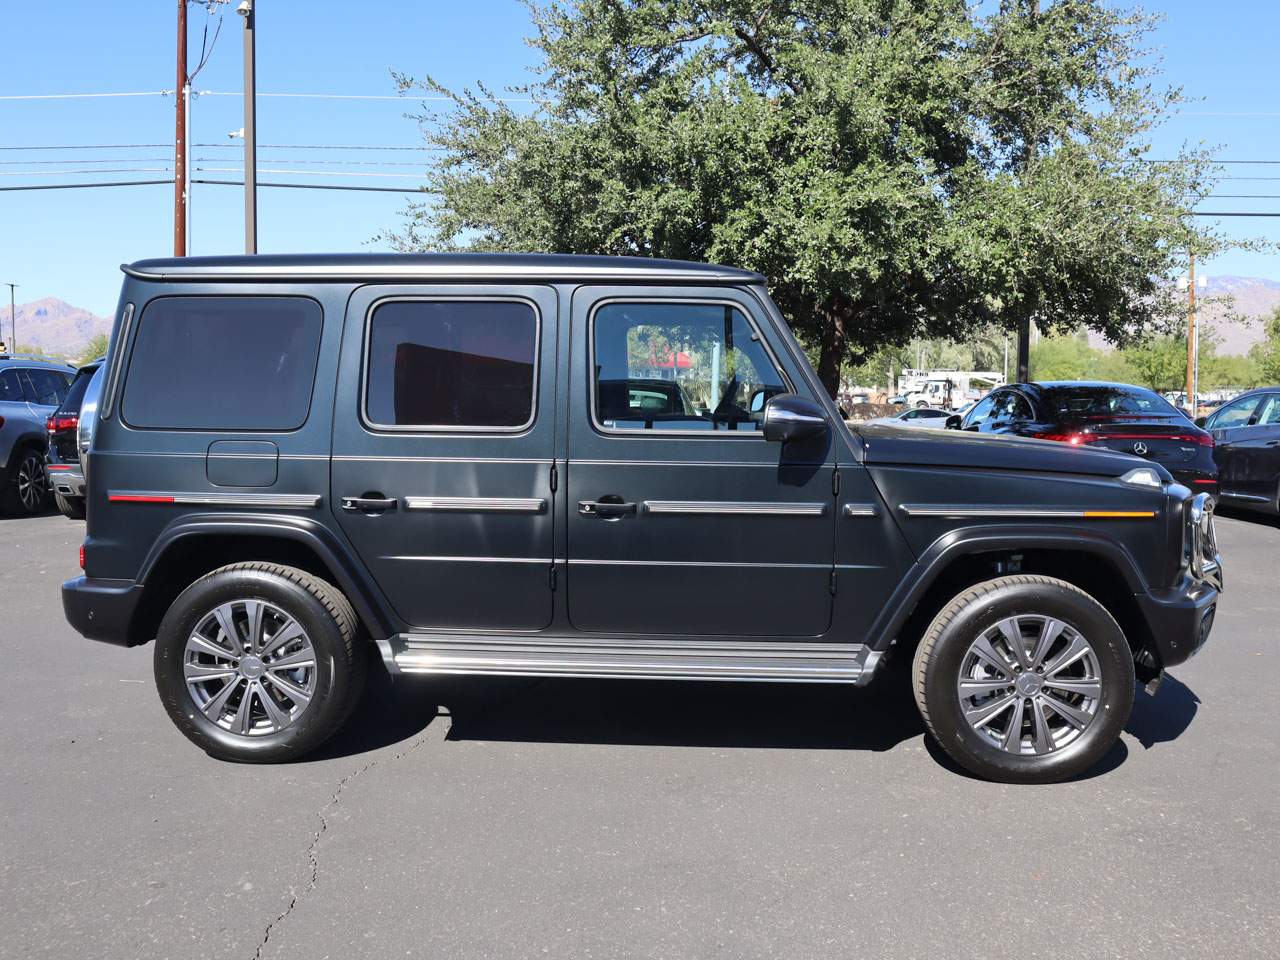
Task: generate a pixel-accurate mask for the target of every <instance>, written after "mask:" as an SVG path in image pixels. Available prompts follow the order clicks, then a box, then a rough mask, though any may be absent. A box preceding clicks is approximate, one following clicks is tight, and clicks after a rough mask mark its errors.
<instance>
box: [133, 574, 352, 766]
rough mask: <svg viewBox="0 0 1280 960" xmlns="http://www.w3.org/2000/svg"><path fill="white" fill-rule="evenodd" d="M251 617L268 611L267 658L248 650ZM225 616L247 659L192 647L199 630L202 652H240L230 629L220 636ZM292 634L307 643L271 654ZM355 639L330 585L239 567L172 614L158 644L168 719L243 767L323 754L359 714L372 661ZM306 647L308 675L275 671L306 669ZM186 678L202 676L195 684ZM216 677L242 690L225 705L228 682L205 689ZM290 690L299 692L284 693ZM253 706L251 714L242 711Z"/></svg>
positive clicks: (205, 580) (203, 583)
mask: <svg viewBox="0 0 1280 960" xmlns="http://www.w3.org/2000/svg"><path fill="white" fill-rule="evenodd" d="M254 604H259V605H260V606H258V607H256V608H255V607H254V606H253V605H254ZM254 609H257V610H260V611H261V613H260V614H259V618H260V620H259V622H260V623H261V624H262V626H260V627H259V629H258V630H257V631H256V633H257V635H258V638H259V640H258V643H257V644H256V645H255V646H256V649H257V650H258V651H260V652H261V653H262V656H260V657H257V656H254V655H251V652H250V650H249V649H248V647H247V645H246V640H247V637H248V634H249V624H250V622H251V621H250V619H249V618H250V616H251V615H252V611H253V610H254ZM219 610H222V611H223V612H224V613H226V614H227V615H228V616H229V617H230V618H231V626H232V629H233V630H235V631H236V632H237V637H236V642H237V643H239V644H240V645H241V650H242V652H241V657H242V659H236V658H234V657H233V656H231V655H227V656H222V657H219V656H216V655H210V654H209V653H206V652H204V651H206V650H207V649H208V647H207V646H205V645H203V644H197V645H196V646H192V644H196V631H197V628H199V629H200V634H199V637H200V639H201V640H203V641H204V642H205V644H210V643H211V644H212V646H213V648H214V649H217V650H224V651H232V652H233V651H234V649H235V647H234V644H233V643H232V642H231V641H230V639H229V637H228V636H227V633H226V631H225V629H223V628H222V627H221V626H215V625H218V624H221V623H223V622H224V621H223V620H220V619H219V615H218V613H217V611H219ZM228 611H229V612H228ZM289 620H291V621H292V622H293V624H294V628H296V629H294V628H291V627H290V626H289V623H288V622H287V621H289ZM268 630H270V631H271V633H268V632H267V631H268ZM286 630H288V631H289V632H290V633H291V634H296V633H297V632H298V631H300V632H301V634H302V636H301V638H296V637H295V639H292V640H288V641H285V642H282V645H281V646H280V647H279V649H278V650H276V651H271V650H270V647H271V645H272V644H274V643H275V642H276V641H277V640H278V639H279V637H280V635H281V633H282V632H284V631H286ZM357 633H358V625H357V620H356V616H355V613H354V611H353V610H352V609H351V605H350V604H349V603H348V602H347V599H346V597H344V596H343V595H342V593H341V592H340V591H339V590H338V589H337V588H336V587H334V586H333V585H332V584H329V583H326V582H325V581H323V580H320V579H319V578H317V577H314V576H312V575H311V574H309V573H306V572H304V571H302V570H298V569H296V568H294V567H286V566H282V565H280V564H274V563H238V564H233V565H231V566H227V567H222V568H220V569H218V570H215V571H213V572H212V573H210V574H207V575H206V576H204V577H201V578H200V579H199V580H197V581H196V582H195V583H193V584H191V586H189V587H187V589H186V590H184V591H183V592H182V593H181V594H180V595H179V596H178V598H177V599H176V600H174V602H173V604H172V605H171V606H170V607H169V610H168V612H166V613H165V616H164V619H163V620H162V621H161V623H160V628H159V631H158V633H157V636H156V649H155V663H154V665H155V677H156V687H157V689H158V690H159V692H160V699H161V701H162V702H163V703H164V707H165V710H167V711H168V713H169V718H170V719H171V720H173V722H174V724H175V725H176V726H177V727H178V729H179V730H181V731H182V732H183V733H184V734H185V735H186V736H187V737H188V738H189V739H190V740H191V741H192V742H194V743H195V744H196V745H197V746H199V747H201V748H202V749H203V750H204V751H205V752H206V753H208V754H209V755H210V756H212V757H216V758H218V759H220V760H232V761H238V762H244V763H277V762H281V761H285V760H292V759H295V758H297V757H300V756H302V755H304V754H306V753H308V752H310V751H312V750H314V749H315V748H316V747H318V746H320V744H322V743H323V742H324V741H325V740H327V739H328V738H329V737H331V736H332V735H333V734H334V733H335V732H337V730H338V729H339V728H340V727H341V726H342V725H343V724H344V723H345V722H346V720H347V718H348V717H349V716H350V715H351V711H352V710H354V709H355V706H356V703H357V702H358V700H359V697H360V692H361V690H362V689H363V687H364V680H365V668H366V660H367V658H366V656H364V654H365V653H366V652H367V651H365V650H363V649H358V648H357ZM308 644H309V646H310V657H311V659H310V661H309V663H310V665H309V666H306V665H303V666H298V667H290V668H283V667H277V668H273V667H272V666H271V664H272V663H273V662H275V661H281V662H283V661H285V660H289V661H295V660H296V661H298V662H303V661H305V659H306V657H307V654H308V650H307V648H306V645H308ZM188 671H193V672H195V671H199V676H198V677H197V678H196V679H194V680H193V681H192V682H188V680H187V672H188ZM218 671H223V672H225V673H226V674H228V676H227V678H226V679H225V685H226V686H231V685H232V684H233V683H234V684H235V685H236V688H235V689H234V690H232V691H230V692H228V693H227V694H226V695H224V694H223V683H224V681H223V680H222V679H220V678H217V677H214V678H213V679H201V678H205V677H210V676H213V674H215V673H217V672H218ZM255 684H256V687H255ZM290 688H292V690H293V691H294V692H293V693H286V692H285V691H286V690H289V689H290ZM251 690H252V691H253V693H252V694H251V693H250V692H249V691H251ZM304 692H305V693H306V694H307V695H306V696H305V698H304V697H303V696H301V694H302V693H304ZM219 696H221V699H222V701H223V702H222V704H219V703H217V702H216V701H217V700H218V698H219ZM264 698H266V699H264ZM246 699H248V700H249V703H248V706H247V709H243V710H242V709H238V708H237V704H239V705H242V706H243V705H244V701H245V700H246ZM268 700H269V701H270V703H268V702H267V701H268ZM272 705H274V707H275V711H274V712H273V711H271V710H270V707H271V706H272ZM202 707H203V708H202ZM246 727H247V728H248V729H247V730H246V729H245V728H246Z"/></svg>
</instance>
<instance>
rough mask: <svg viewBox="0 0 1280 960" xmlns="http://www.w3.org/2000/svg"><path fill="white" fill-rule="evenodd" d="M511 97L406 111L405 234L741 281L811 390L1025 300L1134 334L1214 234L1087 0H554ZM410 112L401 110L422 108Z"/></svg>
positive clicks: (985, 325)
mask: <svg viewBox="0 0 1280 960" xmlns="http://www.w3.org/2000/svg"><path fill="white" fill-rule="evenodd" d="M533 19H534V26H535V31H536V32H535V36H534V37H533V38H532V39H531V41H530V42H531V44H532V46H533V48H534V49H535V50H536V51H537V52H538V54H539V56H540V58H541V64H540V76H539V78H538V79H537V80H536V82H534V83H532V84H530V85H529V86H528V87H526V88H522V90H521V94H522V95H523V96H524V97H527V98H528V99H530V100H531V101H532V103H533V108H532V109H531V110H527V109H525V108H524V107H520V108H516V107H513V106H511V105H509V104H507V103H504V102H500V101H499V100H497V99H495V98H494V97H493V96H491V95H490V93H489V91H488V90H486V89H485V88H483V87H480V88H477V89H476V90H474V91H471V90H468V91H460V92H451V91H448V90H446V89H444V88H443V87H441V86H439V85H438V84H436V83H435V82H434V81H431V80H430V79H428V80H426V81H424V82H423V83H422V84H416V83H415V82H414V81H413V80H411V79H409V78H408V77H404V76H401V77H399V79H400V82H401V84H402V88H403V89H404V90H406V91H407V90H410V89H415V88H419V89H425V90H427V91H428V92H430V93H432V94H443V95H445V96H446V97H447V98H448V101H449V103H448V106H447V107H446V108H444V109H443V110H442V111H439V112H435V111H430V110H428V111H427V112H424V113H423V114H422V115H421V116H420V117H419V118H418V119H419V120H420V121H421V123H422V127H423V130H424V134H425V136H426V139H427V141H428V143H429V144H430V145H431V146H433V147H436V148H439V150H438V152H437V153H435V155H434V156H435V160H434V163H433V165H432V166H431V168H430V169H429V171H428V177H427V183H426V187H427V189H429V190H431V191H433V192H434V193H435V194H436V196H434V197H433V198H432V199H430V200H428V201H425V202H422V203H418V204H413V205H411V206H410V208H409V210H408V211H407V222H406V225H405V227H404V228H403V230H402V232H399V233H393V234H391V235H390V236H391V238H392V239H393V240H394V241H395V242H396V243H397V244H398V245H399V246H400V247H401V248H403V249H421V248H429V249H457V248H462V247H465V248H469V249H478V250H530V251H560V252H590V253H607V254H629V255H638V256H654V257H662V256H665V257H677V258H684V259H692V260H709V261H715V262H722V263H730V264H735V265H738V266H743V267H748V268H751V269H755V270H759V271H761V272H762V273H764V274H765V275H766V276H767V277H768V278H769V282H770V286H771V290H772V293H773V295H774V297H775V299H776V300H777V301H778V303H779V305H780V307H781V308H782V309H783V311H784V312H785V313H786V315H787V317H788V319H789V321H790V322H791V324H792V326H793V328H794V329H795V330H796V331H797V333H798V334H799V335H800V336H801V338H802V339H803V340H804V341H805V342H806V343H807V344H808V345H809V346H810V347H811V348H812V349H813V350H814V352H815V353H816V355H817V367H818V372H819V375H820V376H821V378H822V381H823V383H824V385H825V386H826V387H827V389H828V390H829V391H832V392H834V391H835V389H836V387H837V385H838V383H839V379H840V373H841V370H842V369H843V368H846V367H847V366H848V365H849V364H851V363H865V362H866V361H867V360H868V359H869V358H870V357H871V355H872V354H873V353H874V352H875V351H876V350H877V349H879V348H881V347H884V346H895V345H903V344H906V343H908V342H909V341H911V340H912V339H913V338H918V337H946V338H949V339H952V340H956V341H960V342H965V341H968V340H971V339H972V338H973V337H974V336H975V334H976V333H977V332H978V331H981V330H984V329H989V328H990V327H991V326H992V325H993V324H995V325H999V326H1001V327H1004V328H1008V327H1009V326H1011V325H1012V324H1013V323H1014V322H1015V321H1016V318H1017V317H1018V316H1021V315H1024V314H1028V315H1031V316H1034V317H1035V318H1036V320H1037V322H1038V323H1039V324H1040V325H1041V328H1042V329H1044V330H1047V331H1054V330H1059V329H1074V328H1075V327H1078V326H1081V325H1083V326H1086V327H1090V328H1092V329H1096V330H1100V331H1103V332H1104V333H1106V334H1108V335H1109V336H1111V337H1112V338H1113V339H1124V338H1126V337H1132V336H1133V334H1134V331H1135V330H1136V329H1141V328H1144V327H1146V326H1148V325H1149V324H1150V322H1151V321H1152V320H1153V319H1154V318H1155V317H1156V316H1157V315H1158V314H1159V313H1160V312H1161V310H1162V309H1163V308H1164V307H1165V306H1167V301H1166V299H1165V298H1164V297H1163V296H1162V294H1163V291H1164V290H1165V285H1163V284H1161V282H1160V280H1161V278H1167V277H1169V276H1171V275H1172V274H1174V273H1176V272H1177V271H1178V270H1179V269H1180V268H1181V266H1182V260H1181V258H1182V257H1183V256H1185V251H1186V250H1188V249H1195V250H1196V251H1197V252H1199V253H1207V252H1208V251H1209V249H1210V248H1211V247H1212V245H1213V243H1214V241H1213V239H1212V238H1211V237H1209V236H1208V235H1207V234H1204V233H1203V232H1201V230H1200V228H1199V227H1197V226H1196V225H1195V223H1194V221H1193V220H1192V218H1191V217H1190V216H1189V215H1188V214H1189V206H1190V203H1191V201H1192V200H1194V198H1195V197H1196V196H1198V193H1199V192H1200V191H1201V190H1202V188H1203V180H1204V176H1205V167H1204V164H1203V162H1202V158H1200V157H1198V156H1188V157H1183V158H1181V159H1183V160H1185V161H1187V162H1180V163H1174V164H1150V163H1143V162H1141V161H1140V159H1139V155H1140V153H1141V149H1142V146H1143V140H1142V138H1143V136H1144V135H1145V134H1146V132H1147V131H1148V130H1149V129H1150V127H1151V126H1152V125H1153V124H1154V123H1156V122H1157V121H1158V120H1159V119H1160V118H1161V117H1163V116H1165V115H1166V114H1167V113H1168V111H1169V109H1170V108H1171V107H1172V106H1174V105H1176V103H1177V102H1178V95H1177V93H1176V92H1160V91H1158V90H1156V89H1155V88H1154V87H1153V85H1152V82H1153V78H1152V77H1151V76H1150V75H1149V72H1148V69H1147V67H1145V66H1144V64H1145V63H1146V62H1147V61H1146V60H1145V59H1144V51H1143V50H1142V49H1141V46H1140V43H1141V40H1142V37H1143V36H1144V34H1145V32H1146V30H1147V29H1148V28H1149V25H1150V24H1149V21H1147V20H1146V19H1144V18H1143V17H1142V16H1140V15H1137V14H1126V13H1117V12H1114V11H1113V10H1111V9H1110V8H1109V7H1107V6H1106V5H1105V4H1104V3H1103V2H1102V0H1058V2H1056V3H1053V4H1052V5H1050V6H1049V7H1048V9H1047V10H1046V11H1045V12H1044V13H1043V14H1039V15H1036V16H1030V15H1029V11H1028V10H1025V9H1023V4H1022V3H1021V2H1014V0H1008V2H1005V3H1003V4H1002V5H1001V6H1000V8H999V9H998V10H997V11H996V12H994V13H992V14H991V15H989V16H979V15H978V13H976V12H975V11H974V10H971V9H970V8H969V6H967V5H966V3H965V2H964V0H791V2H782V0H757V2H747V0H565V2H562V3H551V4H550V5H547V6H534V7H533ZM424 109H425V108H424Z"/></svg>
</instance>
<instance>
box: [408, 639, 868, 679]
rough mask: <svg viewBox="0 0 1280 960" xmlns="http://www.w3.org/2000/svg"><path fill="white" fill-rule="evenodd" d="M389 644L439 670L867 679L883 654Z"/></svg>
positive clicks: (806, 647)
mask: <svg viewBox="0 0 1280 960" xmlns="http://www.w3.org/2000/svg"><path fill="white" fill-rule="evenodd" d="M389 646H390V647H391V648H392V651H393V656H392V659H393V660H394V664H395V669H396V670H397V671H398V672H400V673H433V674H500V675H506V676H557V677H604V678H621V677H626V678H655V679H660V678H682V679H702V680H759V681H785V682H797V681H799V682H813V683H853V684H864V683H866V682H867V681H868V680H869V679H870V675H871V673H872V672H873V671H874V669H875V666H876V664H877V661H878V660H879V655H878V654H877V653H876V652H875V651H872V650H870V649H868V648H867V647H866V646H864V645H862V644H833V643H822V642H810V643H769V642H761V641H751V640H735V639H726V640H721V641H706V640H669V641H654V640H644V639H635V640H630V639H613V638H592V637H588V638H583V639H566V638H559V637H547V638H545V639H544V638H529V637H524V636H511V637H492V636H481V635H462V636H459V635H456V634H455V635H428V634H400V635H399V636H397V637H393V638H391V641H390V644H389ZM384 656H385V651H384Z"/></svg>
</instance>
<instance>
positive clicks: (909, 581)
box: [868, 524, 1149, 651]
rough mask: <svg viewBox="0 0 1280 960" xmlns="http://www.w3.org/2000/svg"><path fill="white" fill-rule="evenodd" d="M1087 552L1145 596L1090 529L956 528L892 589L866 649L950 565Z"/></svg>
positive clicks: (898, 622)
mask: <svg viewBox="0 0 1280 960" xmlns="http://www.w3.org/2000/svg"><path fill="white" fill-rule="evenodd" d="M1046 547H1047V548H1049V549H1059V550H1064V551H1068V550H1069V551H1074V552H1080V551H1084V552H1086V553H1092V554H1095V555H1097V556H1099V557H1104V558H1105V559H1107V560H1109V561H1111V563H1113V564H1114V565H1115V567H1116V569H1118V570H1119V571H1120V573H1121V575H1122V576H1123V577H1124V579H1125V584H1126V585H1127V586H1128V588H1129V590H1130V591H1131V592H1133V593H1134V594H1146V593H1148V592H1149V591H1148V587H1147V583H1146V580H1145V579H1144V578H1143V576H1142V572H1141V570H1140V569H1139V568H1138V565H1137V563H1136V562H1135V561H1134V559H1133V555H1132V554H1130V553H1129V550H1128V549H1127V548H1126V547H1125V546H1124V545H1123V544H1122V543H1120V542H1119V541H1116V540H1112V539H1111V538H1110V537H1106V536H1102V535H1100V534H1099V532H1098V530H1097V529H1096V528H1094V529H1087V528H1084V527H1060V526H1044V525H1022V524H1005V525H1000V526H982V527H959V528H957V529H955V530H951V531H949V532H947V533H945V534H943V535H942V536H941V537H939V538H938V539H937V540H935V541H934V542H933V543H932V544H930V545H929V548H928V549H927V550H925V551H924V552H923V553H922V554H921V555H920V558H919V559H918V560H917V561H916V563H915V565H914V566H913V567H911V568H910V569H909V570H908V571H907V572H906V574H905V575H904V576H903V578H902V582H901V583H900V584H898V587H897V589H896V590H894V592H893V595H892V596H891V597H890V598H889V600H888V601H887V602H886V603H885V605H884V608H883V611H882V612H881V614H880V616H879V617H878V618H877V619H876V622H875V623H874V624H872V626H871V630H870V631H869V632H868V638H869V639H868V645H869V646H870V647H871V649H873V650H880V651H884V650H887V649H889V646H890V645H891V644H892V643H893V641H894V640H895V639H896V638H897V635H898V632H899V631H900V630H901V629H902V627H903V624H905V623H906V621H907V618H908V617H909V616H910V615H911V613H912V612H913V611H914V610H915V606H916V604H917V603H918V602H919V601H920V599H921V598H922V597H923V596H924V595H925V593H927V592H928V590H929V588H930V587H932V586H933V584H934V583H935V582H936V581H937V579H938V578H939V577H940V576H941V575H942V573H943V571H945V570H946V569H947V568H948V567H949V566H950V565H951V564H952V563H953V562H954V561H956V560H958V559H960V558H961V557H964V556H968V555H972V554H978V553H993V552H997V551H1005V550H1018V549H1023V550H1043V549H1045V548H1046Z"/></svg>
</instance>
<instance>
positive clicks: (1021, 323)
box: [1018, 0, 1040, 383]
mask: <svg viewBox="0 0 1280 960" xmlns="http://www.w3.org/2000/svg"><path fill="white" fill-rule="evenodd" d="M1027 16H1028V17H1029V18H1030V19H1031V22H1032V24H1034V23H1035V21H1036V20H1039V19H1040V0H1027ZM1022 139H1023V149H1024V151H1025V153H1024V154H1023V157H1022V172H1023V174H1024V175H1025V174H1026V172H1027V170H1028V169H1030V167H1031V161H1032V160H1033V159H1034V158H1035V155H1036V148H1035V144H1034V143H1032V140H1031V129H1030V127H1029V126H1028V127H1027V128H1026V129H1024V130H1023V131H1022ZM1030 379H1031V312H1030V311H1029V310H1028V309H1027V308H1026V307H1023V308H1022V310H1021V311H1020V312H1019V314H1018V382H1019V383H1026V382H1027V381H1028V380H1030Z"/></svg>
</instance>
